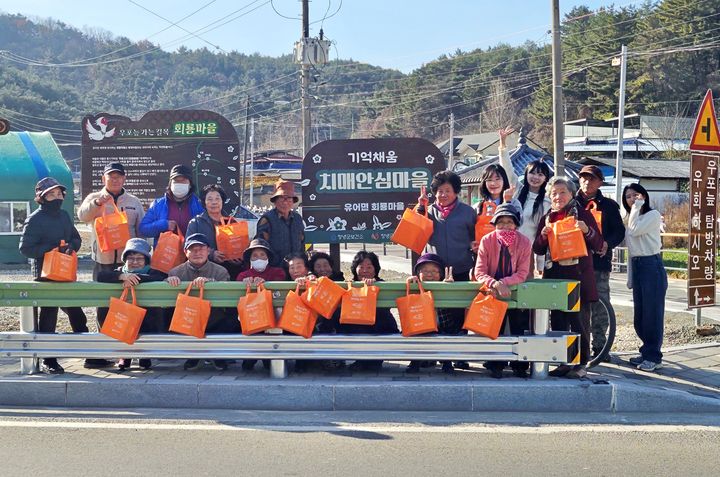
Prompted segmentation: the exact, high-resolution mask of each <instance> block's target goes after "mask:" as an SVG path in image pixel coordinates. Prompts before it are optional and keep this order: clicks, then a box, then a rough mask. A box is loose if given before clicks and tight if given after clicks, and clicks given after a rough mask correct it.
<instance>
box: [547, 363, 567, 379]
mask: <svg viewBox="0 0 720 477" xmlns="http://www.w3.org/2000/svg"><path fill="white" fill-rule="evenodd" d="M570 371H572V366H569V365H567V364H561V365H560V366H558V367H557V368H555V369H553V370H552V371H550V372H549V373H548V376H552V377H554V378H562V377H563V376H565V375H567V374H568V373H569V372H570Z"/></svg>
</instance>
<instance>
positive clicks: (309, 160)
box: [301, 138, 445, 243]
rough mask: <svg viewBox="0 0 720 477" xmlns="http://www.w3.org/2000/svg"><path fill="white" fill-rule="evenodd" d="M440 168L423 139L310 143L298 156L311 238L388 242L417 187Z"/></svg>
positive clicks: (317, 240) (436, 155)
mask: <svg viewBox="0 0 720 477" xmlns="http://www.w3.org/2000/svg"><path fill="white" fill-rule="evenodd" d="M444 169H445V158H444V157H443V155H442V153H441V152H440V151H439V150H438V148H437V147H435V145H433V144H432V143H431V142H429V141H426V140H424V139H417V138H393V139H348V140H331V141H324V142H321V143H320V144H317V145H315V147H313V148H312V149H310V151H309V152H308V153H307V155H306V156H305V158H304V160H303V168H302V182H301V184H302V190H303V193H302V198H303V202H302V215H303V220H304V221H305V240H306V241H307V242H310V243H342V242H367V243H372V242H389V241H390V237H391V236H392V234H393V232H394V231H395V228H396V227H397V224H398V222H399V221H400V218H401V217H402V214H403V211H404V210H405V209H406V208H407V207H413V206H414V205H415V204H416V203H417V198H418V195H419V193H420V187H422V186H423V185H424V186H428V189H429V185H430V182H431V181H432V177H433V175H435V173H437V172H440V171H442V170H444Z"/></svg>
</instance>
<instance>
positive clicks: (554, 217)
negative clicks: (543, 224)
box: [548, 199, 578, 223]
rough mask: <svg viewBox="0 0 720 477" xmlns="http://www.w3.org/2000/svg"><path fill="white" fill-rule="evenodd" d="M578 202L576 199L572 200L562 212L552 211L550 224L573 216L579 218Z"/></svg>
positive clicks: (549, 217) (549, 216)
mask: <svg viewBox="0 0 720 477" xmlns="http://www.w3.org/2000/svg"><path fill="white" fill-rule="evenodd" d="M577 205H578V204H577V201H576V200H575V199H572V200H571V201H570V202H568V203H567V205H566V206H565V207H563V208H562V209H560V210H557V211H553V210H551V211H550V214H548V219H549V222H550V223H552V222H557V221H558V220H562V219H564V218H565V217H567V216H568V215H572V216H575V217H577V216H578V211H577Z"/></svg>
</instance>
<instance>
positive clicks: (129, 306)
mask: <svg viewBox="0 0 720 477" xmlns="http://www.w3.org/2000/svg"><path fill="white" fill-rule="evenodd" d="M128 290H130V294H131V296H132V303H128V302H126V301H125V299H126V298H127V294H128ZM145 313H147V310H146V309H145V308H141V307H139V306H137V300H136V299H135V288H134V287H130V288H123V292H122V295H120V298H115V297H114V296H113V297H110V309H109V310H108V314H107V316H106V317H105V322H104V323H103V325H102V328H100V333H102V334H104V335H106V336H109V337H110V338H115V339H116V340H118V341H122V342H123V343H127V344H130V345H131V344H133V343H134V342H135V340H136V339H137V337H138V333H139V332H140V326H142V322H143V319H144V318H145Z"/></svg>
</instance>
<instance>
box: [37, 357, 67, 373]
mask: <svg viewBox="0 0 720 477" xmlns="http://www.w3.org/2000/svg"><path fill="white" fill-rule="evenodd" d="M40 372H42V373H45V374H63V373H64V372H65V369H64V368H63V367H62V366H60V363H58V362H57V359H55V358H45V359H43V360H42V363H40Z"/></svg>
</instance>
